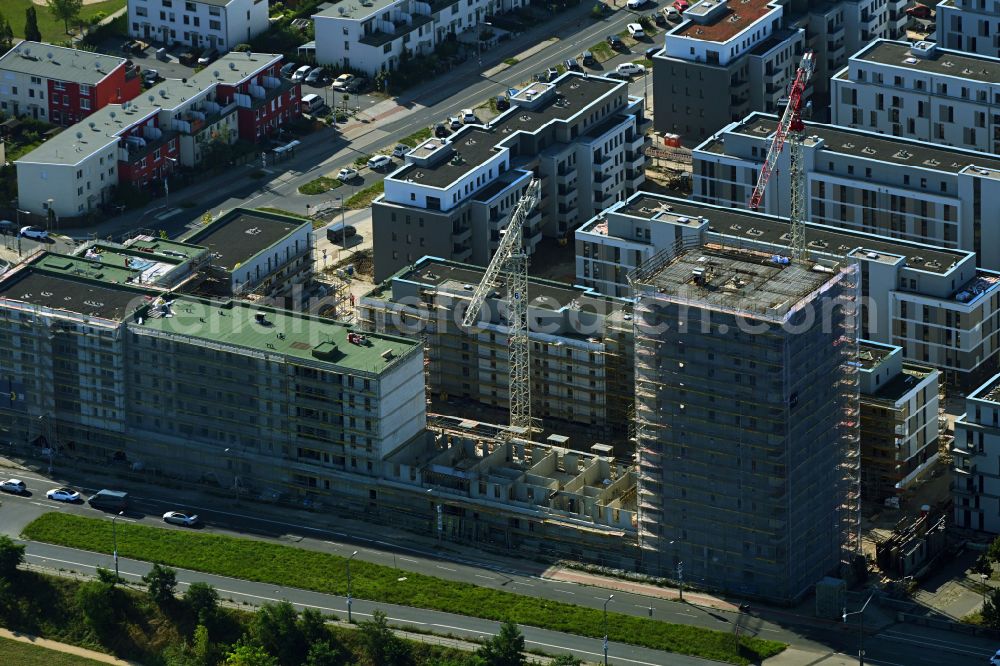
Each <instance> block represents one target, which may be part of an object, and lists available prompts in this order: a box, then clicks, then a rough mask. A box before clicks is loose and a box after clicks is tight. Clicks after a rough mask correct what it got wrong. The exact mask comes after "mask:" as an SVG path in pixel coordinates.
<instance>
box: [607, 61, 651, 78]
mask: <svg viewBox="0 0 1000 666" xmlns="http://www.w3.org/2000/svg"><path fill="white" fill-rule="evenodd" d="M645 71H646V68H645V67H643V66H642V65H639V64H637V63H634V62H623V63H622V64H620V65H618V66H617V67H615V73H616V74H618V76H621V77H625V78H627V77H629V76H637V75H640V74H643V73H644V72H645Z"/></svg>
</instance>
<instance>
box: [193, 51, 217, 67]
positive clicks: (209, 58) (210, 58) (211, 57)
mask: <svg viewBox="0 0 1000 666" xmlns="http://www.w3.org/2000/svg"><path fill="white" fill-rule="evenodd" d="M218 57H219V52H218V51H217V50H215V49H208V50H207V51H205V52H204V53H202V54H201V55H200V56H199V57H198V64H199V65H207V64H209V63H210V62H214V61H215V60H216V59H217V58H218Z"/></svg>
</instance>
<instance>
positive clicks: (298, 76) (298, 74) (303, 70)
mask: <svg viewBox="0 0 1000 666" xmlns="http://www.w3.org/2000/svg"><path fill="white" fill-rule="evenodd" d="M311 71H312V66H310V65H302V66H301V67H299V68H298V69H297V70H295V72H294V73H293V74H292V81H295V82H296V83H298V82H301V81H302V79H304V78H306V76H307V75H308V74H309V72H311Z"/></svg>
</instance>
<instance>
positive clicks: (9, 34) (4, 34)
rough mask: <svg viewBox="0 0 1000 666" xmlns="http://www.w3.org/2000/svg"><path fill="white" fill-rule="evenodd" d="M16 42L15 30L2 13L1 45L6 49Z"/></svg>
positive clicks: (0, 24) (0, 18) (0, 25)
mask: <svg viewBox="0 0 1000 666" xmlns="http://www.w3.org/2000/svg"><path fill="white" fill-rule="evenodd" d="M13 44H14V30H13V29H12V28H11V27H10V22H9V21H8V20H7V19H6V18H5V17H4V16H3V15H2V14H0V46H2V47H3V48H4V49H5V50H6V49H9V48H10V47H11V45H13Z"/></svg>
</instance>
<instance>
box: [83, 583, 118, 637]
mask: <svg viewBox="0 0 1000 666" xmlns="http://www.w3.org/2000/svg"><path fill="white" fill-rule="evenodd" d="M115 597H116V590H115V586H114V585H113V584H111V583H108V582H105V581H100V580H89V581H87V582H86V583H83V584H82V585H81V586H80V587H79V588H77V590H76V603H77V605H79V606H80V611H81V612H82V613H83V619H84V621H85V622H86V623H87V626H89V627H90V628H91V629H92V630H93V632H94V633H95V634H96V635H97V637H98V638H101V639H104V638H107V637H108V636H110V635H111V632H113V631H114V629H115V626H116V622H117V619H118V618H117V615H118V613H117V610H116V609H117V599H116V598H115Z"/></svg>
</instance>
